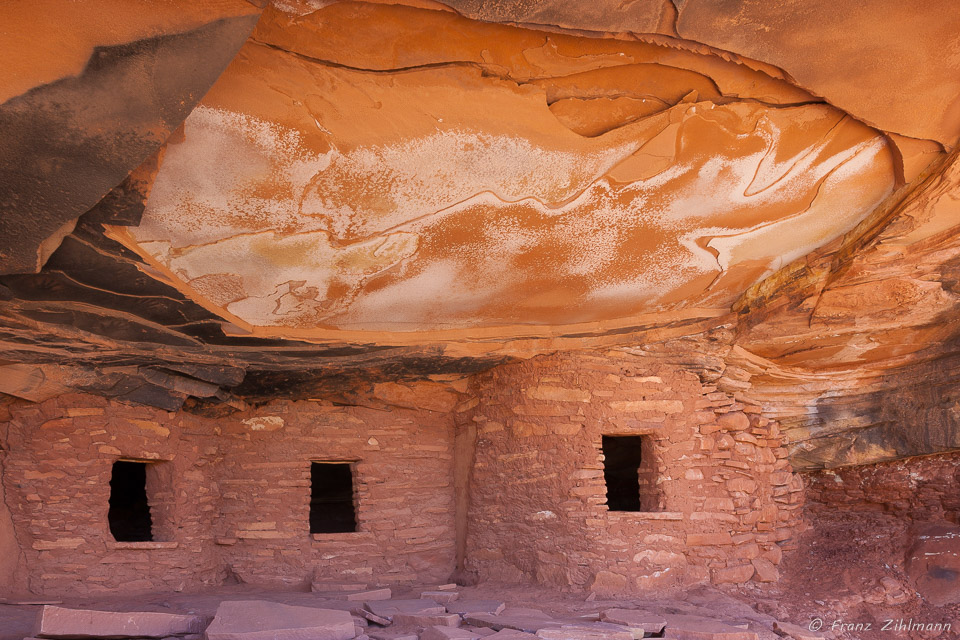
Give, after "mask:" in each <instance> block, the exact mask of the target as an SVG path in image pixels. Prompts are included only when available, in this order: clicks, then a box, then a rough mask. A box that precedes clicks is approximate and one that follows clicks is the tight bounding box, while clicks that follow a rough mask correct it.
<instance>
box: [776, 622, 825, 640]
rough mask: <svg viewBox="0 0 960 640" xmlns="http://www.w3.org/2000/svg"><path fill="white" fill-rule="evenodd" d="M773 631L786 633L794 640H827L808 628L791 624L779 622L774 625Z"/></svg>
mask: <svg viewBox="0 0 960 640" xmlns="http://www.w3.org/2000/svg"><path fill="white" fill-rule="evenodd" d="M773 630H774V631H777V632H782V633H785V634H786V635H787V636H788V637H790V638H793V639H794V640H825V636H824V635H822V634H819V633H816V632H814V631H810V629H808V628H806V627H802V626H800V625H798V624H791V623H789V622H780V621H779V620H778V621H777V622H774V623H773Z"/></svg>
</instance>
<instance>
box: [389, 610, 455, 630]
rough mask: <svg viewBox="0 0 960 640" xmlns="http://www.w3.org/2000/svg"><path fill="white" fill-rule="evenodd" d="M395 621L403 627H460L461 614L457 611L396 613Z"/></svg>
mask: <svg viewBox="0 0 960 640" xmlns="http://www.w3.org/2000/svg"><path fill="white" fill-rule="evenodd" d="M393 623H394V624H395V625H397V626H401V627H434V626H439V627H459V626H460V616H458V615H457V614H455V613H434V614H425V613H420V614H418V613H395V614H394V615H393Z"/></svg>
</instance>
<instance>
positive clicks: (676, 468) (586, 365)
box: [466, 351, 803, 592]
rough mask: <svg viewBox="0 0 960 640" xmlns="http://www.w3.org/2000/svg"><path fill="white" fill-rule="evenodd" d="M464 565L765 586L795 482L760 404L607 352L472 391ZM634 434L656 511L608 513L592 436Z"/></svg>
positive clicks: (794, 512)
mask: <svg viewBox="0 0 960 640" xmlns="http://www.w3.org/2000/svg"><path fill="white" fill-rule="evenodd" d="M476 392H477V394H478V399H479V402H478V406H477V408H476V413H475V415H474V417H473V420H474V421H475V422H476V423H477V432H478V437H477V443H476V453H475V456H476V463H475V466H474V469H473V475H472V484H471V501H470V514H469V515H470V517H469V521H470V529H469V535H468V542H467V555H466V557H467V569H468V570H470V571H473V572H475V573H477V574H478V575H479V577H480V579H491V580H500V581H506V582H523V581H535V582H538V583H544V584H550V585H555V586H560V587H571V588H582V587H589V588H592V589H593V590H595V591H598V592H618V591H628V590H633V589H637V588H639V589H646V588H660V587H666V586H673V585H678V584H689V583H699V582H707V581H712V582H714V583H719V584H723V583H743V582H747V581H750V580H754V581H761V582H765V581H774V580H776V579H777V577H778V572H777V568H776V566H777V564H779V562H780V559H781V556H782V551H783V550H784V549H790V548H792V547H793V546H794V544H795V537H796V532H797V528H798V527H799V525H800V522H801V518H802V516H801V511H802V496H803V493H802V490H803V485H802V482H801V481H800V478H799V477H798V476H797V475H795V474H794V473H792V471H791V468H790V465H789V463H788V461H787V460H786V450H785V449H784V448H783V447H781V440H780V435H779V431H778V428H777V425H776V424H775V423H772V422H770V421H768V420H767V419H766V418H764V417H762V416H760V415H759V408H758V407H755V406H750V405H745V404H742V403H740V402H738V401H737V398H736V397H735V395H734V394H730V393H726V392H721V391H718V390H717V387H716V386H714V385H710V384H704V383H702V382H701V380H700V378H699V377H698V375H697V374H696V373H694V372H692V371H691V370H686V369H684V368H682V367H680V366H677V365H672V364H667V363H665V362H659V361H657V360H656V359H655V358H649V357H640V356H634V355H630V354H628V353H623V352H619V351H612V352H607V353H571V354H565V355H555V356H549V357H538V358H535V359H532V360H529V361H526V362H523V363H520V364H513V365H507V366H502V367H498V368H496V369H494V370H492V371H490V372H488V373H487V374H484V375H482V376H480V377H479V378H478V380H477V381H476ZM626 434H648V435H649V437H650V439H651V441H652V449H653V451H654V455H655V458H656V460H655V466H656V469H657V473H658V475H659V479H658V483H659V489H660V491H659V493H660V500H661V503H662V510H660V511H655V512H611V511H609V510H608V508H607V505H606V493H605V487H604V479H603V460H602V453H601V449H600V445H601V436H602V435H626Z"/></svg>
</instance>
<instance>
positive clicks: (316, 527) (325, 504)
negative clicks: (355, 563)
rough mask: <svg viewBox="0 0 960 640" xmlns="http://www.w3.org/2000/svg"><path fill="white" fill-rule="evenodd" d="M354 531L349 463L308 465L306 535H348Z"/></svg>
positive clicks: (354, 518) (355, 519) (354, 513)
mask: <svg viewBox="0 0 960 640" xmlns="http://www.w3.org/2000/svg"><path fill="white" fill-rule="evenodd" d="M356 530H357V514H356V510H355V509H354V504H353V465H352V464H350V463H349V462H312V463H310V533H350V532H354V531H356Z"/></svg>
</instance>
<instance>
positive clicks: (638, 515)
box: [607, 511, 683, 520]
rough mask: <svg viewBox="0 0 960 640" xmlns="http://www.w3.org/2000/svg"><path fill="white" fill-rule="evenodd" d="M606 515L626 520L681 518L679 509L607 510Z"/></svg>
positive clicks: (681, 514)
mask: <svg viewBox="0 0 960 640" xmlns="http://www.w3.org/2000/svg"><path fill="white" fill-rule="evenodd" d="M607 516H608V517H613V518H624V519H628V520H683V513H682V512H680V511H608V512H607Z"/></svg>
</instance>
